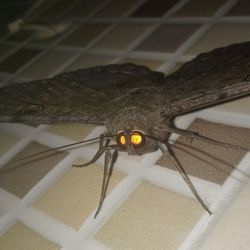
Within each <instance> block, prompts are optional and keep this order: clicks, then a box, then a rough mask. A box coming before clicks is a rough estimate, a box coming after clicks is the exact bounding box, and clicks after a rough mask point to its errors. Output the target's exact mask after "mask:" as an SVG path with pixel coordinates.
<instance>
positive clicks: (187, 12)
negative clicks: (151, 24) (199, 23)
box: [176, 0, 226, 17]
mask: <svg viewBox="0 0 250 250" xmlns="http://www.w3.org/2000/svg"><path fill="white" fill-rule="evenodd" d="M225 2H226V1H225V0H212V1H209V2H207V1H199V0H191V1H188V2H187V3H186V4H185V5H184V6H183V8H181V9H180V10H179V11H178V12H177V13H176V16H179V17H203V16H212V15H214V14H215V13H216V11H217V10H218V9H219V8H220V7H221V6H222V5H223V4H224V3H225Z"/></svg>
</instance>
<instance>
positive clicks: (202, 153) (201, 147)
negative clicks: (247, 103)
mask: <svg viewBox="0 0 250 250" xmlns="http://www.w3.org/2000/svg"><path fill="white" fill-rule="evenodd" d="M188 130H190V131H195V132H198V133H199V134H200V135H202V136H205V137H207V138H211V139H214V140H217V141H221V142H225V143H229V144H233V145H241V146H245V147H246V148H250V130H249V129H244V128H237V127H232V126H227V125H222V124H216V123H211V122H207V121H205V120H200V119H198V120H195V121H194V122H193V123H192V124H191V125H190V126H189V127H188ZM176 147H177V148H174V149H173V150H174V151H175V153H176V155H177V157H178V159H179V160H180V162H181V164H182V165H183V166H184V167H185V170H186V171H187V173H188V174H189V175H192V176H196V177H199V178H202V179H205V180H208V181H211V182H215V183H217V184H220V185H222V184H223V183H224V182H225V181H226V180H227V178H228V176H229V175H230V174H231V173H232V171H233V170H234V166H237V165H238V164H239V161H240V160H241V159H242V158H243V157H244V155H245V154H246V152H244V151H239V150H235V149H232V148H231V149H230V148H227V147H226V146H221V145H215V144H214V143H208V142H204V141H202V140H199V139H195V138H194V139H193V140H192V141H191V140H190V138H187V137H186V138H185V137H180V138H179V139H178V141H177V143H176ZM157 164H159V165H161V166H166V167H168V168H171V169H175V166H174V165H173V163H172V162H171V160H170V157H169V155H168V154H166V155H164V156H162V157H161V158H160V160H159V161H158V162H157Z"/></svg>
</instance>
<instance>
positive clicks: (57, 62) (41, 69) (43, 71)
mask: <svg viewBox="0 0 250 250" xmlns="http://www.w3.org/2000/svg"><path fill="white" fill-rule="evenodd" d="M73 55H74V54H72V53H67V52H61V51H50V52H49V53H47V54H46V55H44V56H42V57H41V58H39V59H38V61H36V62H34V63H33V64H32V65H31V66H30V67H28V68H27V69H26V70H24V71H23V72H22V73H21V74H20V75H21V76H22V77H27V78H28V79H32V80H39V79H43V78H46V77H48V76H50V75H51V74H53V72H55V70H57V69H58V68H59V67H60V66H61V65H63V64H64V63H65V62H67V60H69V59H70V58H71V57H72V56H73Z"/></svg>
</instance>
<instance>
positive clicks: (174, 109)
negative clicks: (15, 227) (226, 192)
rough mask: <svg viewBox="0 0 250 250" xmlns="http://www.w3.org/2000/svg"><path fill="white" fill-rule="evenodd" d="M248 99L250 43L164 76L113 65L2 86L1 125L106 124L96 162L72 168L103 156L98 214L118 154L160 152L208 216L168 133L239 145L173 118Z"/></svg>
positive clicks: (221, 50) (203, 57)
mask: <svg viewBox="0 0 250 250" xmlns="http://www.w3.org/2000/svg"><path fill="white" fill-rule="evenodd" d="M249 94H250V42H245V43H240V44H233V45H230V46H228V47H224V48H218V49H215V50H213V51H211V52H208V53H203V54H201V55H199V56H198V57H196V58H195V59H193V60H191V61H190V62H187V63H185V64H184V65H183V66H182V67H181V68H180V69H179V70H177V71H176V72H174V73H172V74H170V75H168V76H165V75H164V74H163V73H160V72H155V71H151V70H150V69H148V68H147V67H145V66H138V65H135V64H130V63H128V64H113V65H107V66H98V67H93V68H87V69H83V70H77V71H72V72H67V73H62V74H59V75H56V76H55V77H53V78H50V79H45V80H38V81H33V82H29V83H21V84H17V85H12V86H9V87H4V88H1V89H0V121H1V122H25V123H35V124H59V123H84V124H86V123H88V124H97V125H105V126H106V132H105V133H103V134H101V135H100V137H99V150H98V151H97V153H96V155H95V156H94V158H93V159H92V160H91V161H90V162H88V163H86V164H84V165H75V166H77V167H84V166H88V165H90V164H91V163H94V162H95V161H96V160H97V159H98V158H99V157H100V156H101V155H102V154H104V155H105V159H104V169H105V171H104V173H105V174H104V176H103V185H102V192H101V199H100V203H99V206H98V209H97V213H98V212H99V210H100V208H101V206H102V203H103V201H104V198H105V195H106V191H107V187H108V183H109V179H110V177H111V174H112V170H113V166H114V163H115V161H116V159H117V157H118V151H126V152H127V153H128V154H130V155H141V154H144V153H147V152H152V151H155V150H157V149H160V150H162V152H168V153H169V155H170V156H171V158H172V160H173V161H174V162H175V166H176V169H177V170H178V171H179V173H180V174H181V176H182V177H183V179H184V180H185V182H186V183H187V184H188V186H189V188H190V189H191V191H192V192H193V194H194V195H195V197H196V198H197V199H198V201H199V202H200V204H201V205H202V206H203V207H204V208H205V209H206V211H208V212H209V213H211V212H210V210H209V208H208V207H207V206H206V204H205V203H204V202H203V200H202V198H201V197H200V195H199V194H198V192H197V191H196V189H195V188H194V186H193V184H192V182H191V181H190V179H189V177H188V175H187V173H186V171H185V169H184V168H183V166H182V164H181V163H180V162H179V160H178V158H177V157H176V155H175V153H174V151H173V150H172V146H171V143H170V142H169V136H170V135H171V133H176V134H180V135H184V136H188V137H191V138H193V137H196V138H200V139H201V140H206V141H208V142H210V143H216V144H221V145H225V146H231V147H235V148H238V149H240V148H241V147H240V146H234V145H227V144H226V143H223V142H218V141H214V140H212V139H209V138H205V137H202V136H200V135H199V134H197V133H194V132H190V131H187V130H181V129H179V128H177V127H175V126H174V119H175V118H176V117H177V116H179V115H183V114H187V113H190V112H192V111H195V110H199V109H203V108H207V107H210V106H213V105H217V104H219V103H224V102H226V101H229V100H232V99H236V98H239V97H243V96H246V95H249ZM112 140H113V141H115V142H116V143H112ZM97 213H96V214H97Z"/></svg>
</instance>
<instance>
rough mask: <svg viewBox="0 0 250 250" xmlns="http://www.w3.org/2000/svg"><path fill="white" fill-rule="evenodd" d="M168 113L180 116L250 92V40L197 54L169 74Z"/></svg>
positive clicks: (167, 88)
mask: <svg viewBox="0 0 250 250" xmlns="http://www.w3.org/2000/svg"><path fill="white" fill-rule="evenodd" d="M163 89H164V90H163V93H164V94H163V95H165V96H166V100H167V101H166V103H165V105H164V113H165V115H166V116H170V117H171V116H172V117H174V116H178V115H181V114H185V113H189V112H192V111H195V110H199V109H202V108H207V107H210V106H213V105H216V104H219V103H223V102H226V101H228V100H232V99H236V98H238V97H242V96H246V95H249V94H250V42H245V43H239V44H233V45H230V46H227V47H224V48H218V49H215V50H213V51H211V52H208V53H203V54H200V55H199V56H197V57H196V58H195V59H193V60H191V61H190V62H187V63H185V64H184V65H183V66H182V67H181V68H180V69H179V70H177V71H176V72H174V73H172V74H171V75H168V76H166V77H165V83H164V88H163Z"/></svg>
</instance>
